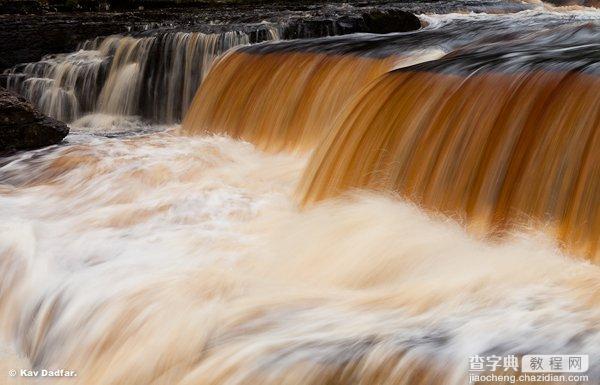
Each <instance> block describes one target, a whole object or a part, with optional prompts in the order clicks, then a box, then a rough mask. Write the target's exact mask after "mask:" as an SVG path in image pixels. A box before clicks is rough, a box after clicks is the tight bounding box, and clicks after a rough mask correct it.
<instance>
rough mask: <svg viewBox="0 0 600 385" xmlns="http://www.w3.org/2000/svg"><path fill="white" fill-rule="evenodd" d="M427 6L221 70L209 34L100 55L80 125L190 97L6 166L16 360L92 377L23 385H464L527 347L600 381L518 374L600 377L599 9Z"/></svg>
mask: <svg viewBox="0 0 600 385" xmlns="http://www.w3.org/2000/svg"><path fill="white" fill-rule="evenodd" d="M509 9H510V10H512V8H509ZM421 18H422V20H423V21H424V22H426V23H427V27H425V28H423V29H422V30H419V31H415V32H412V33H405V34H390V35H384V36H375V35H355V36H348V37H343V38H342V37H335V38H328V39H316V40H312V39H311V40H298V41H291V42H276V43H268V44H262V45H257V46H249V47H243V48H240V49H237V50H235V51H233V52H229V53H227V54H226V55H225V56H224V57H223V58H222V59H220V60H219V61H218V63H217V65H215V66H214V67H213V68H212V70H211V71H210V73H208V74H205V73H200V72H196V71H197V70H198V69H199V68H204V67H203V65H204V64H202V66H200V65H199V63H200V59H199V57H204V56H203V54H200V53H199V54H198V55H196V56H194V55H195V54H193V53H191V52H190V49H188V48H182V47H193V46H197V44H198V43H197V42H194V40H193V38H192V37H193V35H186V34H181V35H179V36H175V35H173V36H171V37H170V38H169V39H170V40H167V39H166V38H163V40H162V43H161V44H162V48H161V50H162V49H164V50H165V51H169V50H172V51H174V52H175V51H176V52H177V53H179V54H178V55H172V54H169V55H164V58H165V60H164V61H163V60H162V57H161V56H156V52H157V51H159V50H158V49H157V47H159V46H160V45H159V43H158V41H159V37H158V36H152V37H128V38H122V37H113V38H107V39H99V40H98V41H96V42H93V41H91V42H89V43H86V46H84V47H82V49H83V51H80V52H79V53H78V54H79V55H84V56H85V57H86V59H85V60H87V61H89V62H91V61H92V60H91V59H88V58H93V57H95V58H98V60H97V61H95V62H94V63H98V68H99V70H98V72H97V74H98V75H97V76H98V78H97V79H99V81H98V82H99V83H100V84H102V87H99V88H95V89H92V88H91V87H90V93H95V94H94V95H87V94H85V93H82V95H77V92H74V93H73V95H74V96H75V97H76V98H77V101H78V103H79V105H80V107H79V109H80V110H79V111H88V110H87V108H88V107H81V106H93V107H90V108H96V106H100V105H103V106H105V108H107V109H110V108H122V109H124V110H123V111H125V109H126V108H130V107H131V106H133V105H136V106H137V107H136V108H137V110H135V109H132V110H131V111H134V112H133V113H135V114H137V115H140V116H153V115H152V113H156V114H157V115H156V116H159V117H161V119H163V120H167V115H168V113H169V112H168V111H171V112H173V115H172V116H173V117H175V118H174V119H175V120H176V116H177V112H176V111H177V108H178V107H177V106H179V105H185V103H187V102H186V101H188V102H189V103H191V106H190V108H189V112H188V114H187V116H186V117H185V119H184V123H183V125H182V127H181V129H180V128H179V127H177V126H175V127H170V128H167V129H165V128H164V127H157V126H147V125H146V123H141V122H139V121H138V122H137V124H136V125H133V126H132V127H133V128H130V130H131V131H130V132H127V130H125V129H123V130H122V132H119V134H118V135H117V134H114V133H111V134H110V135H105V133H104V132H102V130H98V131H99V132H97V131H96V130H94V129H93V128H94V127H93V125H94V124H96V123H97V120H94V119H90V120H89V122H87V123H86V124H87V125H88V126H89V127H88V126H85V127H84V126H81V125H80V126H75V127H74V129H73V131H72V133H71V135H69V136H68V137H67V142H66V143H64V144H63V145H60V146H55V147H50V148H46V149H41V150H36V151H30V152H25V153H20V154H16V155H13V156H11V157H7V158H2V159H1V160H0V217H1V218H2V221H1V223H0V370H1V371H4V373H6V372H8V371H9V370H14V369H19V370H20V369H24V370H31V371H41V370H48V369H51V370H61V369H62V370H71V371H74V372H75V374H76V376H75V377H53V378H48V377H45V378H40V377H39V376H38V377H36V376H34V377H24V376H21V375H20V374H19V375H17V376H15V377H0V383H1V384H2V385H4V383H3V382H1V381H4V380H6V383H7V384H8V385H11V384H19V385H23V384H26V385H38V384H52V385H55V384H57V385H58V384H60V385H62V384H70V385H73V384H76V385H122V384H126V385H197V384H213V385H245V384H265V385H271V384H272V385H281V384H286V385H287V384H290V385H347V384H360V385H417V384H418V385H465V384H468V383H469V382H470V380H469V356H476V355H477V356H492V355H495V356H498V357H506V356H508V355H514V356H516V357H519V358H520V357H521V356H522V355H525V354H550V355H554V354H567V355H568V354H584V355H588V356H589V370H588V371H586V372H585V373H578V374H582V375H585V376H587V377H586V378H585V377H577V378H576V379H571V380H569V381H567V380H561V379H559V378H558V377H556V378H555V377H552V378H550V379H546V380H542V381H533V380H529V381H520V382H516V383H523V384H534V383H535V384H547V385H550V384H552V385H556V384H561V385H563V384H564V385H567V384H569V385H573V384H578V385H590V384H596V383H598V382H599V381H600V332H599V331H598V323H599V322H600V268H599V267H598V266H596V265H594V264H591V263H589V262H587V261H584V260H581V259H578V258H576V257H577V255H580V256H588V257H589V256H590V255H593V254H590V251H593V249H592V248H591V245H593V244H594V243H593V242H598V239H599V236H600V234H599V233H598V227H597V226H596V224H597V223H598V222H597V219H598V215H599V212H598V202H597V199H598V196H599V191H598V181H599V180H600V169H599V167H600V159H599V158H598V155H597V151H594V150H595V149H596V147H597V145H596V144H597V141H598V132H600V128H599V126H598V124H599V123H600V121H599V119H598V118H599V115H598V112H599V110H600V109H599V108H598V107H599V103H600V102H599V99H598V95H597V92H595V91H596V90H597V88H598V63H600V58H599V57H598V44H597V38H598V36H600V35H599V32H598V28H599V24H600V13H599V12H598V11H597V10H592V9H568V10H564V9H562V10H561V9H555V8H550V9H548V8H545V7H543V6H541V8H539V9H536V10H528V11H523V12H518V13H510V12H508V11H507V13H495V14H485V13H477V14H469V13H456V14H444V15H435V14H431V15H422V16H421ZM542 30H545V32H540V31H542ZM503 31H504V32H503ZM198 38H199V37H198ZM111 39H112V40H111ZM199 39H200V38H199ZM167 41H169V43H168V44H167ZM103 47H104V48H103ZM119 48H120V49H121V52H117V51H118V50H119ZM103 49H105V50H107V51H106V52H109V53H108V54H106V55H104V54H101V51H102V50H103ZM153 50H156V51H153ZM184 52H186V54H184ZM199 52H204V51H199ZM146 53H148V56H147V58H148V59H147V60H141V61H140V60H138V58H139V57H140V56H143V55H146ZM445 53H446V55H445V56H444V54H445ZM73 55H76V54H73ZM95 55H96V56H95ZM106 56H110V57H111V58H114V59H112V61H107V60H105V59H103V58H105V57H106ZM167 57H168V59H166V58H167ZM130 59H131V60H130ZM61 60H63V59H61ZM65 60H66V59H65ZM69 60H73V61H74V60H75V59H74V58H72V59H69ZM157 63H161V64H160V65H157ZM188 63H192V64H193V63H196V64H197V66H193V65H192V66H191V67H190V68H189V71H190V72H188V75H182V74H184V73H186V71H188V69H186V68H188V67H187V66H188ZM417 63H418V64H417ZM40 66H41V64H40ZM174 68H176V69H178V71H179V72H178V73H177V74H172V73H171V72H172V70H173V69H174ZM80 69H81V70H82V71H83V66H82V68H80ZM72 71H74V69H72ZM90 71H92V69H90ZM141 73H143V76H142V75H140V74H141ZM111 75H112V79H111ZM136 75H137V76H136ZM205 75H206V79H205V81H204V82H203V83H202V85H201V87H200V88H199V91H198V93H197V94H196V96H195V98H194V99H193V101H191V95H190V94H189V92H190V91H191V90H192V88H194V87H192V86H191V84H193V77H194V76H197V77H198V79H202V77H204V76H205ZM39 77H41V76H39ZM185 79H191V81H188V82H187V83H186V80H185ZM13 80H14V79H13ZM172 82H175V83H177V85H174V84H172ZM109 85H110V87H109ZM149 85H152V86H149ZM188 86H189V87H188ZM77 89H78V88H75V90H77ZM79 90H80V91H82V90H83V89H81V88H80V89H79ZM148 90H155V91H156V92H157V93H156V94H153V93H151V92H148ZM92 91H93V92H92ZM104 92H106V94H103V93H104ZM136 93H137V94H136ZM158 93H160V94H161V95H171V96H169V97H168V98H167V97H165V99H164V104H161V103H160V98H159V97H158ZM192 93H193V92H192ZM107 94H112V95H116V94H120V95H123V96H122V97H121V98H120V99H118V100H120V101H121V102H119V103H115V104H114V106H112V107H110V108H109V107H108V106H109V105H111V103H113V102H115V100H116V99H113V98H112V97H107V96H106V95H107ZM136 95H137V96H136ZM185 95H188V96H185ZM86 98H89V99H86ZM170 98H172V100H173V101H172V105H171V106H169V107H166V105H167V104H168V100H169V99H170ZM136 99H137V101H136ZM129 101H132V104H128V102H129ZM163 107H164V109H162V108H163ZM98 111H100V108H98ZM80 113H83V112H80ZM122 113H129V112H122ZM83 119H85V117H84V118H83ZM81 121H82V119H80V122H81ZM121 128H124V127H121ZM156 131H160V132H156ZM180 131H182V132H180ZM182 133H184V134H185V135H182ZM224 135H227V136H224ZM240 139H241V140H240ZM249 142H250V143H249ZM262 149H264V150H267V151H265V152H263V151H261V150H262ZM509 181H510V182H509ZM365 190H368V191H365ZM492 198H493V199H492ZM298 199H300V201H301V203H303V204H299V203H298ZM498 202H505V203H506V204H505V205H499V204H498ZM492 203H493V204H492ZM421 204H422V205H423V206H424V207H421V206H420V205H421ZM501 207H505V208H507V209H500V208H501ZM508 208H510V209H508ZM523 208H526V209H530V208H531V210H522V209H523ZM513 209H514V211H521V212H522V214H526V215H527V216H530V217H533V219H535V220H536V221H538V222H541V226H539V227H536V228H534V229H530V228H526V229H525V230H526V231H522V230H523V228H522V227H520V226H522V225H523V223H522V222H521V223H519V226H516V227H512V226H508V224H509V223H508V222H510V220H511V219H514V220H515V221H520V220H521V219H522V218H520V217H519V216H518V215H513V214H514V213H513V211H512V210H513ZM473 213H476V214H477V215H474V216H472V217H471V214H473ZM490 213H491V214H490ZM498 214H501V215H498ZM499 216H504V217H505V218H503V222H502V223H503V224H506V226H504V228H503V230H505V232H504V234H503V236H502V237H500V238H493V237H492V238H490V237H489V235H490V233H494V231H495V230H496V226H497V225H498V222H495V221H496V218H497V217H499ZM467 217H468V218H467ZM481 218H492V220H491V223H489V224H486V226H481V228H480V229H481V230H482V231H480V232H476V233H474V232H472V231H469V230H470V228H468V227H467V226H466V223H467V222H463V219H468V220H469V221H471V222H469V223H471V226H473V224H472V223H473V222H474V221H475V220H480V219H481ZM484 222H485V221H484ZM557 224H558V225H557ZM556 226H558V227H560V228H561V231H562V233H561V232H560V231H559V233H558V234H557V233H556V232H555V231H549V230H548V227H551V229H550V230H553V229H555V228H556ZM465 227H466V228H465ZM482 232H483V234H482ZM565 235H566V236H565ZM561 240H562V241H563V242H565V243H566V246H567V247H564V246H565V245H564V244H562V243H561ZM4 373H0V376H1V375H3V374H4ZM487 373H488V374H489V373H491V372H489V371H488V372H487ZM494 374H496V375H503V376H506V375H513V374H515V375H518V374H519V373H515V372H514V371H512V370H509V371H504V370H503V369H502V368H500V369H498V370H497V371H496V372H494ZM512 382H513V381H511V379H510V378H508V377H507V378H506V379H504V380H498V381H493V382H481V381H480V382H475V383H478V384H483V383H493V384H509V383H512Z"/></svg>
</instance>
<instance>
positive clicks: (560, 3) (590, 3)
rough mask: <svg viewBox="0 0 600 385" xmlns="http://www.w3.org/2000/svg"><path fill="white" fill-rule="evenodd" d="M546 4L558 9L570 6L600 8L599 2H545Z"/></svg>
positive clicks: (557, 0)
mask: <svg viewBox="0 0 600 385" xmlns="http://www.w3.org/2000/svg"><path fill="white" fill-rule="evenodd" d="M546 2H547V3H550V4H552V5H556V6H558V7H566V6H570V5H581V6H584V7H597V8H598V7H600V0H547V1H546Z"/></svg>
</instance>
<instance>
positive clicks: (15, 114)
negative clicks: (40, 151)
mask: <svg viewBox="0 0 600 385" xmlns="http://www.w3.org/2000/svg"><path fill="white" fill-rule="evenodd" d="M68 133H69V127H67V125H66V124H65V123H63V122H59V121H58V120H56V119H53V118H51V117H48V116H46V115H43V114H42V113H40V112H39V111H38V110H37V109H36V108H34V107H33V106H32V105H31V104H30V103H29V102H28V101H27V100H25V99H24V98H22V97H20V96H18V95H15V94H13V93H11V92H9V91H7V90H5V89H3V88H0V153H4V152H7V151H11V150H26V149H33V148H39V147H45V146H49V145H52V144H56V143H60V141H62V140H63V138H64V137H65V136H67V134H68Z"/></svg>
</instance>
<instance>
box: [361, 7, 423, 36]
mask: <svg viewBox="0 0 600 385" xmlns="http://www.w3.org/2000/svg"><path fill="white" fill-rule="evenodd" d="M363 19H364V21H365V24H366V25H367V30H368V32H371V33H392V32H407V31H415V30H417V29H419V28H421V21H420V20H419V18H418V17H417V16H415V15H413V14H412V13H410V12H405V11H401V10H399V9H387V10H378V9H376V10H373V11H371V12H365V13H364V14H363Z"/></svg>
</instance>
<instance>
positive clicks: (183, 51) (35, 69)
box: [5, 26, 279, 123]
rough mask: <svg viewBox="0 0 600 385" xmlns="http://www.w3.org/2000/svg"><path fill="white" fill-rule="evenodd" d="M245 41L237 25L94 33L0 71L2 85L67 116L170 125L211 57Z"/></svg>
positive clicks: (274, 32)
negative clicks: (214, 29) (215, 29)
mask: <svg viewBox="0 0 600 385" xmlns="http://www.w3.org/2000/svg"><path fill="white" fill-rule="evenodd" d="M266 31H267V32H266V33H265V34H263V35H264V36H263V38H264V39H267V40H275V39H278V38H279V32H278V29H277V28H275V27H271V26H269V27H267V28H266ZM249 43H250V35H249V34H248V33H246V32H242V31H228V32H223V33H210V34H205V33H201V32H167V33H163V34H158V35H155V36H146V37H132V36H110V37H106V38H96V39H92V40H89V41H85V42H83V43H81V44H80V45H79V47H78V49H77V51H76V52H73V53H68V54H58V55H47V56H45V57H44V58H43V59H42V60H41V61H39V62H36V63H28V64H23V65H19V66H16V67H14V68H12V69H9V70H7V71H5V77H6V85H7V88H8V89H10V90H12V91H15V92H18V93H20V94H22V95H23V96H25V97H26V98H28V99H29V100H31V101H32V102H33V103H34V104H35V105H36V106H37V107H39V108H40V110H41V111H42V112H44V113H45V114H47V115H50V116H52V117H55V118H57V119H60V120H63V121H66V122H72V121H74V120H77V119H78V118H81V117H82V116H84V115H86V114H90V113H99V114H108V115H117V116H130V115H138V116H142V117H144V118H148V119H152V120H153V121H156V122H160V123H175V122H178V121H180V120H181V119H182V117H183V115H184V113H185V112H186V110H187V108H188V106H189V105H190V103H191V100H192V98H193V96H194V94H195V92H196V89H197V88H198V86H199V85H200V83H201V82H202V80H203V79H204V77H205V76H206V74H207V73H208V71H209V69H210V68H211V66H212V64H213V63H214V61H215V60H216V58H217V57H219V56H220V55H221V54H222V53H224V52H225V51H227V50H228V49H230V48H232V47H235V46H238V45H244V44H249Z"/></svg>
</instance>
